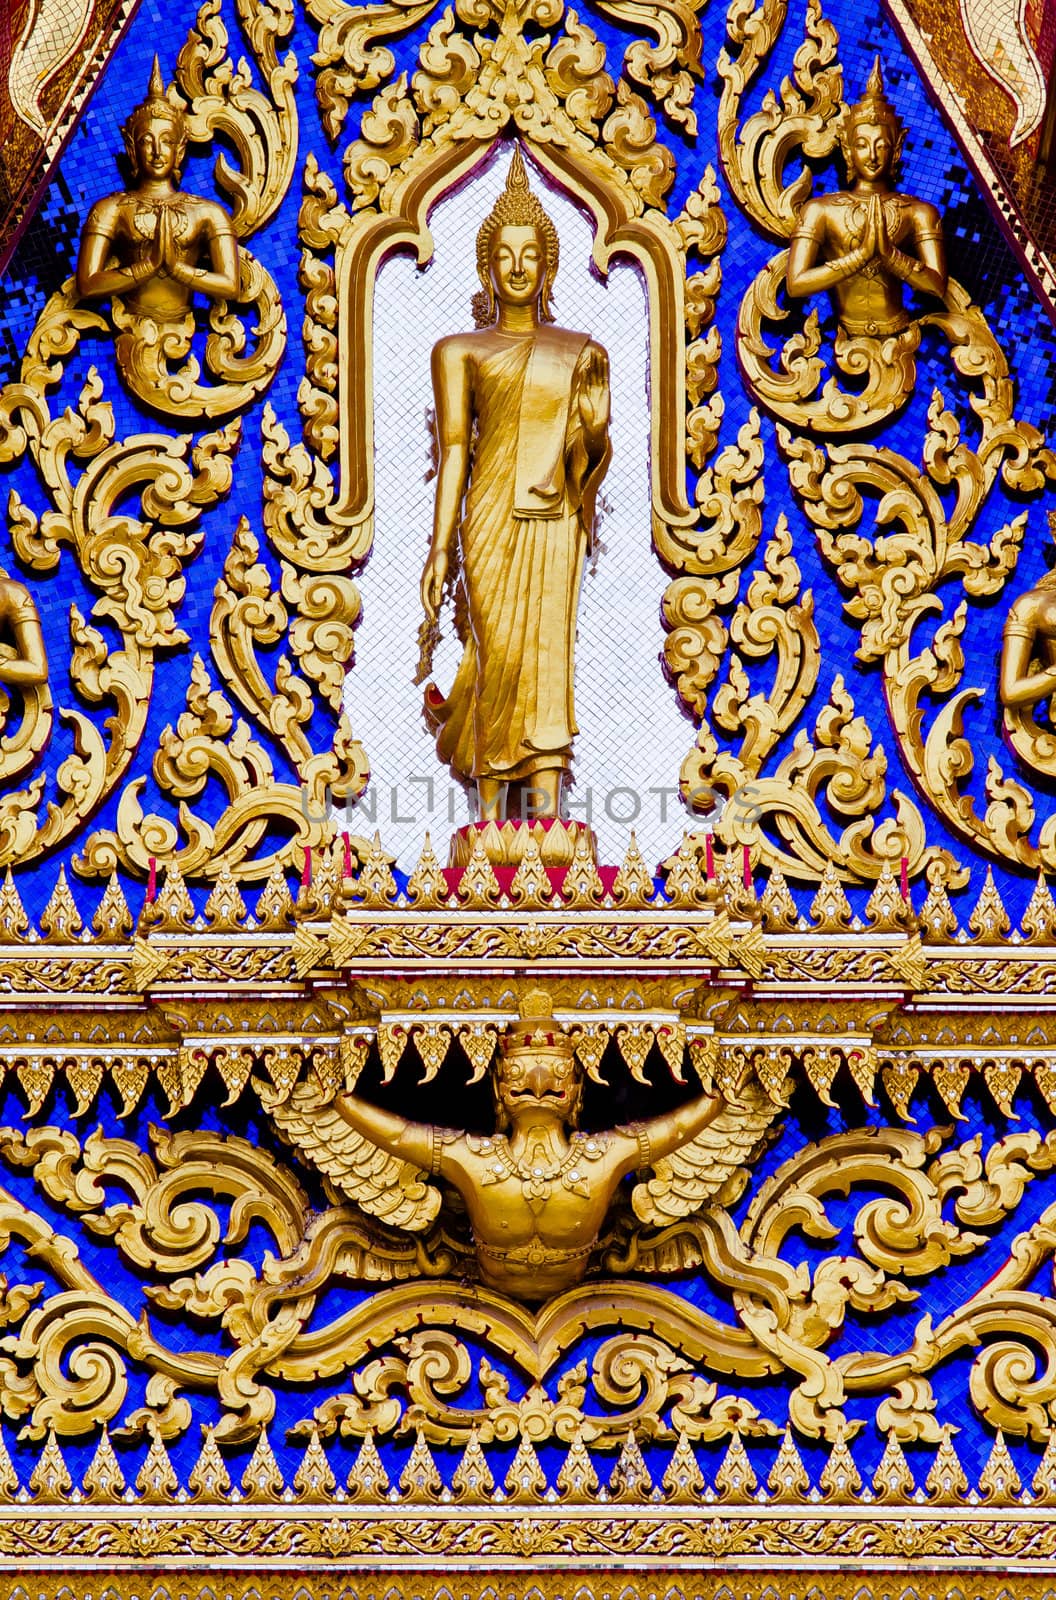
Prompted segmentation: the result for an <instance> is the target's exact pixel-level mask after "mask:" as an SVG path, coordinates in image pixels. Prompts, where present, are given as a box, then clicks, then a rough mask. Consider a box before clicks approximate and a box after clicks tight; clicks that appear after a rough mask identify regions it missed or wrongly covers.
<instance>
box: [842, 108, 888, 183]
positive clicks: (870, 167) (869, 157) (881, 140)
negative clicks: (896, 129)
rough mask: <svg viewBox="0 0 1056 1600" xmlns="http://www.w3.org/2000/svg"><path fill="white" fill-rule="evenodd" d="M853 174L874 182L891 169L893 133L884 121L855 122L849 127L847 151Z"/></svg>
mask: <svg viewBox="0 0 1056 1600" xmlns="http://www.w3.org/2000/svg"><path fill="white" fill-rule="evenodd" d="M848 153H849V155H850V160H851V166H852V167H853V168H854V173H855V176H856V177H858V178H864V179H865V180H866V182H868V183H875V182H876V181H877V180H878V179H880V178H886V177H887V176H888V174H889V173H890V171H891V162H892V160H893V158H894V154H895V139H894V133H893V131H892V129H891V127H890V126H889V124H888V123H886V122H857V123H855V125H854V127H853V128H852V129H851V138H850V147H849V151H848Z"/></svg>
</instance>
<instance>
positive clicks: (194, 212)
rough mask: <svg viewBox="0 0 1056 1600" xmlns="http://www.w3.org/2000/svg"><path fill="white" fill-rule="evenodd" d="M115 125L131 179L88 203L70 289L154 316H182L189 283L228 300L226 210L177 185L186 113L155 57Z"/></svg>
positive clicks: (233, 245) (234, 277)
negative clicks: (140, 96)
mask: <svg viewBox="0 0 1056 1600" xmlns="http://www.w3.org/2000/svg"><path fill="white" fill-rule="evenodd" d="M121 131H122V133H123V135H124V140H125V149H126V151H127V153H128V160H129V165H130V167H131V170H132V186H131V188H130V189H128V190H124V191H120V192H119V193H117V194H108V195H106V196H105V197H104V198H103V199H102V200H98V201H96V203H95V205H94V206H93V207H92V209H91V211H90V213H89V215H88V221H87V222H86V224H85V228H84V232H83V234H82V236H81V249H80V254H79V257H78V260H77V292H78V294H79V295H81V297H82V298H84V299H91V298H94V297H97V296H99V295H119V296H121V297H122V299H123V300H124V303H125V309H126V310H127V311H129V312H131V313H132V314H133V315H134V316H137V317H150V318H152V319H153V320H154V321H156V322H172V321H175V320H179V319H182V318H183V317H184V316H185V315H186V313H187V312H188V311H189V309H190V306H191V302H192V299H193V296H194V293H195V291H196V290H197V291H200V292H201V293H202V294H205V295H208V296H209V297H210V298H211V299H214V300H226V299H234V298H235V297H237V295H238V292H239V258H238V240H237V238H236V237H235V231H234V228H233V226H232V223H231V218H230V216H229V215H228V213H227V212H226V211H225V210H224V208H223V206H222V205H219V204H218V203H217V202H216V201H215V200H206V199H203V198H201V197H200V196H198V195H193V194H185V193H184V192H183V190H181V189H180V187H179V179H180V171H181V168H182V166H183V158H184V155H185V153H186V149H187V118H186V111H185V108H184V105H183V101H182V100H181V98H180V96H179V95H178V94H176V92H175V91H174V90H169V91H166V89H165V84H164V81H163V79H162V76H161V68H160V66H159V65H158V58H157V56H155V57H154V66H153V69H152V71H151V75H150V86H149V88H148V90H147V97H146V99H145V100H144V101H143V103H142V104H141V105H139V106H137V107H136V109H135V110H134V111H133V112H132V114H131V116H130V117H129V119H128V121H127V122H126V123H125V125H124V127H123V128H122V130H121ZM203 262H207V263H208V264H207V265H206V264H203Z"/></svg>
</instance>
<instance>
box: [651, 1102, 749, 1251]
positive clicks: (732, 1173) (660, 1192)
mask: <svg viewBox="0 0 1056 1600" xmlns="http://www.w3.org/2000/svg"><path fill="white" fill-rule="evenodd" d="M779 1110H780V1107H779V1106H776V1105H774V1103H773V1101H772V1100H771V1099H770V1098H769V1096H768V1095H766V1094H765V1093H764V1092H763V1090H762V1089H761V1088H760V1086H759V1085H758V1084H756V1083H750V1084H747V1085H746V1086H745V1087H744V1089H742V1091H741V1093H740V1094H739V1096H738V1097H737V1099H736V1100H727V1102H726V1104H725V1105H724V1106H723V1108H722V1110H721V1111H720V1112H719V1114H718V1116H717V1117H716V1118H715V1120H714V1122H712V1123H710V1124H709V1125H708V1127H706V1128H705V1129H704V1132H703V1133H698V1134H697V1136H696V1138H695V1139H690V1140H689V1142H688V1143H687V1144H684V1145H682V1146H681V1148H680V1149H678V1150H674V1151H672V1153H671V1154H670V1155H669V1156H664V1157H663V1158H662V1159H661V1160H660V1161H657V1162H656V1164H655V1165H654V1167H653V1176H652V1177H651V1178H649V1179H647V1180H646V1181H645V1182H643V1183H638V1184H635V1186H634V1189H633V1190H632V1191H631V1205H632V1206H633V1207H634V1214H635V1216H636V1217H637V1218H638V1220H639V1221H640V1222H645V1223H648V1224H650V1225H651V1226H653V1227H658V1228H662V1227H663V1226H664V1225H665V1224H666V1223H668V1222H675V1221H677V1220H678V1218H679V1217H688V1216H689V1215H690V1213H691V1212H693V1211H697V1210H699V1208H700V1207H701V1206H702V1205H704V1203H705V1202H706V1201H708V1200H711V1199H714V1198H716V1197H718V1198H719V1199H720V1200H722V1199H725V1198H729V1199H731V1200H732V1199H734V1198H736V1195H735V1194H733V1193H731V1192H730V1191H731V1190H732V1189H733V1188H734V1186H736V1187H737V1189H738V1190H739V1188H740V1187H741V1183H740V1180H741V1178H742V1173H743V1164H744V1163H745V1162H748V1161H751V1160H752V1159H753V1157H754V1156H755V1155H756V1154H757V1153H758V1151H759V1150H760V1148H761V1147H762V1145H763V1144H765V1142H766V1135H767V1130H768V1129H769V1127H770V1124H771V1123H772V1122H773V1120H774V1118H775V1117H776V1116H777V1113H778V1111H779ZM724 1190H726V1191H727V1193H726V1195H724V1194H723V1191H724Z"/></svg>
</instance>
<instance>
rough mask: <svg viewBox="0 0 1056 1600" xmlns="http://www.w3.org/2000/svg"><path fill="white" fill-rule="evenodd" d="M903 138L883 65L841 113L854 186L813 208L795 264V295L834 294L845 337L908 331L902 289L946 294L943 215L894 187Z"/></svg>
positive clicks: (800, 230) (790, 276)
mask: <svg viewBox="0 0 1056 1600" xmlns="http://www.w3.org/2000/svg"><path fill="white" fill-rule="evenodd" d="M904 138H905V129H904V128H903V126H902V123H901V122H900V120H899V118H898V115H897V114H896V112H895V109H894V107H893V106H892V105H891V104H890V102H889V101H888V100H887V98H886V96H885V94H884V80H883V73H882V71H881V67H880V57H879V56H877V58H876V60H875V62H874V63H873V70H872V72H871V73H870V74H869V82H868V85H867V87H866V91H865V94H864V95H863V96H862V99H861V100H860V101H859V102H858V104H857V105H854V106H850V107H848V108H847V110H846V111H845V112H844V119H843V125H842V127H841V130H840V143H841V145H842V148H843V154H844V159H845V161H846V163H847V175H848V177H849V178H851V179H852V182H851V187H850V189H849V190H843V191H841V192H840V193H838V194H828V195H819V196H818V197H817V198H815V199H812V200H808V201H807V203H806V204H805V205H804V207H803V209H802V211H801V212H800V215H799V220H798V222H797V224H796V229H795V232H794V233H793V235H792V244H791V248H790V250H789V256H788V269H787V283H788V292H789V293H790V294H793V295H797V296H805V295H812V294H820V293H821V292H822V290H825V289H828V290H831V292H832V297H833V301H834V304H835V308H836V314H837V316H838V318H839V321H840V325H841V327H842V328H843V330H844V332H845V333H848V334H852V335H854V334H869V335H873V336H885V335H888V334H894V333H900V332H901V331H902V329H903V328H905V327H907V326H908V324H909V317H908V316H907V314H906V311H905V308H904V306H903V304H902V285H903V284H904V283H905V284H909V286H910V288H912V289H917V290H919V291H920V292H922V293H924V294H931V295H936V296H938V297H939V298H941V297H942V296H943V295H944V294H945V293H946V252H945V248H944V246H943V240H942V221H941V218H940V217H939V213H938V211H937V210H936V209H935V207H934V206H933V205H929V203H928V202H927V201H926V200H917V199H915V198H914V197H913V196H912V195H904V194H897V193H896V192H895V191H894V190H893V189H892V187H891V180H892V178H893V177H894V174H895V172H896V170H897V166H898V158H899V155H900V153H901V150H902V141H903V140H904ZM906 246H908V247H909V248H908V249H907V248H904V247H906Z"/></svg>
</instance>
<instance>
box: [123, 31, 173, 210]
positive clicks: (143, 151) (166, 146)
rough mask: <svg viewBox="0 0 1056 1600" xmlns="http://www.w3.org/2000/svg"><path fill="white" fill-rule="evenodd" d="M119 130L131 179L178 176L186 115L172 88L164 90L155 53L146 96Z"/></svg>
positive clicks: (162, 179)
mask: <svg viewBox="0 0 1056 1600" xmlns="http://www.w3.org/2000/svg"><path fill="white" fill-rule="evenodd" d="M121 132H122V133H123V135H124V139H125V150H126V151H127V153H128V159H129V163H130V164H131V167H132V176H133V177H134V178H137V179H138V178H143V179H147V180H150V181H153V182H163V181H164V180H165V179H167V178H168V179H172V180H173V181H175V180H177V179H178V178H179V175H180V169H181V167H182V166H183V157H184V153H185V151H186V149H187V115H186V111H185V109H184V106H183V102H182V100H180V98H179V96H178V95H177V94H176V93H175V91H173V90H169V91H166V89H165V84H164V81H163V80H162V76H161V68H160V66H159V65H158V58H157V56H155V57H154V66H153V68H152V69H151V74H150V83H149V85H148V88H147V97H146V99H145V100H144V101H143V102H142V104H141V105H138V106H137V107H136V109H135V110H134V111H133V112H132V114H131V116H130V117H129V119H128V121H127V122H126V123H125V125H124V127H123V128H122V130H121Z"/></svg>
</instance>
